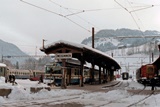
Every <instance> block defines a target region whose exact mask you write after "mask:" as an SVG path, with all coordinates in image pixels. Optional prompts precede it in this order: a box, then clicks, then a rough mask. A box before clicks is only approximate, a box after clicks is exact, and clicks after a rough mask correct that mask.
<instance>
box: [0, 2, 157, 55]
mask: <svg viewBox="0 0 160 107" xmlns="http://www.w3.org/2000/svg"><path fill="white" fill-rule="evenodd" d="M92 27H95V33H96V32H98V31H99V30H102V29H119V28H130V29H138V30H142V31H145V30H158V31H160V1H159V0H116V1H115V0H23V1H22V0H0V39H2V40H4V41H6V42H10V43H13V44H15V45H17V46H18V47H19V48H20V49H21V50H23V51H24V52H26V53H28V54H32V55H33V54H35V53H37V54H41V53H42V52H40V51H39V48H40V47H41V46H42V39H45V40H47V41H46V42H45V44H49V43H52V42H55V41H58V40H67V41H71V42H75V43H81V42H82V40H83V39H85V38H87V37H90V36H91V35H92V34H91V29H92ZM36 47H37V48H36Z"/></svg>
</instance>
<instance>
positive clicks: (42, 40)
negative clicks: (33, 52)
mask: <svg viewBox="0 0 160 107" xmlns="http://www.w3.org/2000/svg"><path fill="white" fill-rule="evenodd" d="M45 41H46V40H44V39H42V47H43V49H44V42H45Z"/></svg>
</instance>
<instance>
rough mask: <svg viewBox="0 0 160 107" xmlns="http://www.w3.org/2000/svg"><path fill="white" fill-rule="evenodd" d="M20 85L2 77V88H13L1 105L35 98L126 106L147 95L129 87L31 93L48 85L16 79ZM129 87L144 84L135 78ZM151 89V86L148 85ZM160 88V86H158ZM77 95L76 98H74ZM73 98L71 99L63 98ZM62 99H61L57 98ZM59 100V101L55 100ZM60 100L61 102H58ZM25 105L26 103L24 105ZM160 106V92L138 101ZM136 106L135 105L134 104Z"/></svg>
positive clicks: (92, 105) (145, 106)
mask: <svg viewBox="0 0 160 107" xmlns="http://www.w3.org/2000/svg"><path fill="white" fill-rule="evenodd" d="M16 82H17V83H18V85H12V84H11V83H5V82H4V78H3V77H0V88H7V89H8V88H10V89H12V92H11V94H10V95H9V96H8V98H6V97H0V105H6V104H7V105H8V106H11V104H12V103H13V102H14V103H17V105H18V104H19V102H20V101H30V102H32V101H33V100H34V101H35V102H36V101H37V102H42V101H44V102H45V101H48V102H49V101H52V102H54V104H57V103H67V102H69V103H71V102H76V103H80V104H83V105H84V106H86V107H100V106H101V107H125V106H128V105H130V104H133V103H135V102H138V101H139V100H140V99H143V98H144V97H146V96H147V95H134V96H132V94H131V93H129V92H127V89H125V90H121V89H117V90H112V91H109V92H106V93H104V92H88V91H84V90H71V89H57V88H55V89H52V90H51V91H47V90H45V89H43V90H41V91H39V92H38V93H30V87H47V85H45V84H38V82H37V81H30V80H16ZM127 82H129V87H128V89H135V90H136V89H142V88H143V85H141V84H138V83H137V82H136V81H134V80H128V81H127ZM148 89H149V90H150V87H148ZM157 89H158V90H159V88H157ZM74 97H76V98H74ZM67 98H72V99H70V100H67V101H66V100H64V101H63V100H62V99H67ZM57 99H61V100H57ZM55 101H57V102H55ZM58 101H60V102H58ZM10 103H11V104H10ZM23 106H25V105H23ZM159 106H160V94H155V95H152V96H151V97H149V98H148V99H146V100H144V101H142V102H140V103H138V104H137V105H136V107H159ZM133 107H134V106H133Z"/></svg>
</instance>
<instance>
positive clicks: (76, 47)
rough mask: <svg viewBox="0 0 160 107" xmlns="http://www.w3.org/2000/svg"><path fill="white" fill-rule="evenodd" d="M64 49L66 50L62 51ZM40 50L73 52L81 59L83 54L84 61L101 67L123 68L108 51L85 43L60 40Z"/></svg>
mask: <svg viewBox="0 0 160 107" xmlns="http://www.w3.org/2000/svg"><path fill="white" fill-rule="evenodd" d="M64 49H65V52H62V51H63V50H64ZM40 50H41V51H43V52H44V53H46V54H56V53H72V57H74V58H77V59H81V57H82V56H83V59H84V61H87V62H89V63H94V64H95V65H98V66H101V67H107V68H108V69H114V70H117V69H120V68H121V67H120V65H119V64H118V63H117V61H116V60H115V59H113V58H112V57H110V56H108V55H107V54H106V53H104V52H101V51H99V50H97V49H94V48H91V47H89V46H86V45H83V44H77V43H72V42H68V41H64V40H60V41H57V42H54V43H52V44H49V45H46V46H44V48H41V49H40Z"/></svg>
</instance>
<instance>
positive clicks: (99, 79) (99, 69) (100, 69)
mask: <svg viewBox="0 0 160 107" xmlns="http://www.w3.org/2000/svg"><path fill="white" fill-rule="evenodd" d="M99 84H101V66H99Z"/></svg>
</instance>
